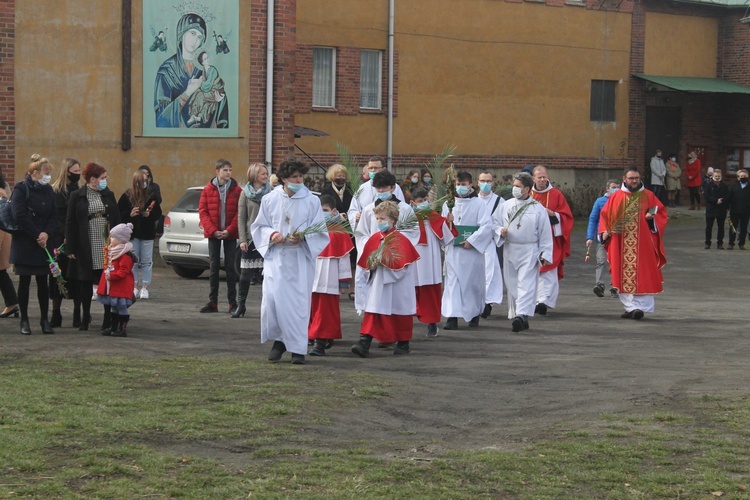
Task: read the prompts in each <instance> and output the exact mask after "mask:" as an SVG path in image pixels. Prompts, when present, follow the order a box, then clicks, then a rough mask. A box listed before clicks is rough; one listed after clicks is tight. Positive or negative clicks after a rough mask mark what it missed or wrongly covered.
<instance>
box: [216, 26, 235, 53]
mask: <svg viewBox="0 0 750 500" xmlns="http://www.w3.org/2000/svg"><path fill="white" fill-rule="evenodd" d="M231 34H232V32H231V31H230V32H229V33H228V34H227V40H229V35H231ZM214 40H215V41H216V53H217V54H229V46H227V40H224V38H223V37H222V36H221V35H217V34H216V32H215V31H214Z"/></svg>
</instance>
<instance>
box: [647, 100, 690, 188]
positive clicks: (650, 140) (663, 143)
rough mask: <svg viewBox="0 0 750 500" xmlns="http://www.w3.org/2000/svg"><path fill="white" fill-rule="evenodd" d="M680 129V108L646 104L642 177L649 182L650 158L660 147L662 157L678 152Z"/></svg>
mask: <svg viewBox="0 0 750 500" xmlns="http://www.w3.org/2000/svg"><path fill="white" fill-rule="evenodd" d="M681 129H682V108H676V107H668V108H667V107H657V106H648V107H647V108H646V154H645V158H646V165H645V166H644V167H645V168H644V178H645V183H646V185H650V184H651V169H650V168H649V165H650V163H651V158H652V157H653V156H654V153H656V150H657V149H661V151H662V158H664V160H665V161H666V159H667V157H668V156H669V155H670V154H672V153H674V154H675V155H679V153H680V131H681Z"/></svg>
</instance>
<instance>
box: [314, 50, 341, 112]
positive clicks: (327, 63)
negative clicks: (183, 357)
mask: <svg viewBox="0 0 750 500" xmlns="http://www.w3.org/2000/svg"><path fill="white" fill-rule="evenodd" d="M335 95H336V49H334V48H333V47H315V48H313V99H312V105H313V107H317V108H332V107H333V106H334V105H335Z"/></svg>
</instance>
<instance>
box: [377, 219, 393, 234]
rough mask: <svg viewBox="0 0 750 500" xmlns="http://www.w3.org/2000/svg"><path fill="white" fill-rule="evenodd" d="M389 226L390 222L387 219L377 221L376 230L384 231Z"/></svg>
mask: <svg viewBox="0 0 750 500" xmlns="http://www.w3.org/2000/svg"><path fill="white" fill-rule="evenodd" d="M390 228H391V223H390V222H388V221H383V222H378V231H381V232H383V233H384V232H386V231H388V230H389V229H390Z"/></svg>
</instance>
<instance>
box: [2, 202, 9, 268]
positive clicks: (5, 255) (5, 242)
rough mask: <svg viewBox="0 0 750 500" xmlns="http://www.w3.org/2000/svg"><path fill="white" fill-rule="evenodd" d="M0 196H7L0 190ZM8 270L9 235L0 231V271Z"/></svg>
mask: <svg viewBox="0 0 750 500" xmlns="http://www.w3.org/2000/svg"><path fill="white" fill-rule="evenodd" d="M0 196H3V197H7V196H8V194H7V193H6V192H5V190H4V189H2V188H0ZM6 269H10V235H9V234H8V233H6V232H3V231H0V271H4V270H6Z"/></svg>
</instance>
